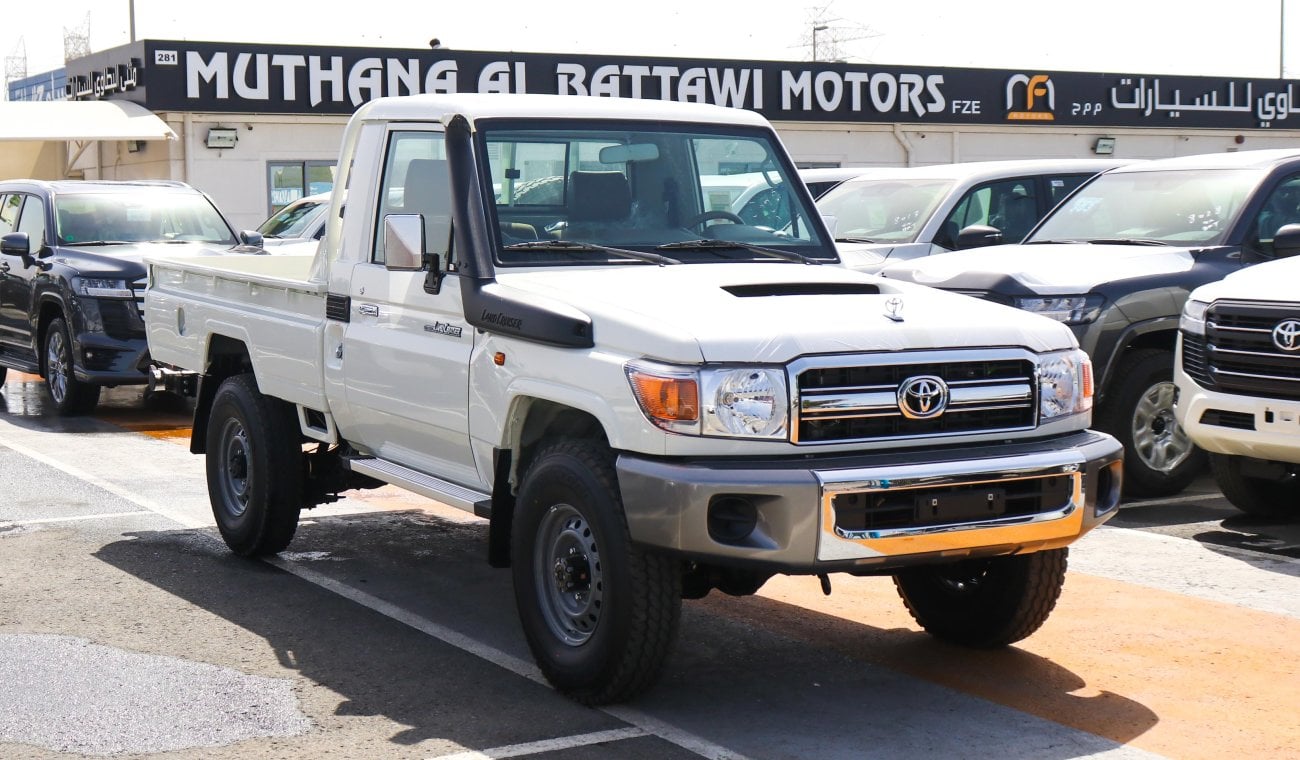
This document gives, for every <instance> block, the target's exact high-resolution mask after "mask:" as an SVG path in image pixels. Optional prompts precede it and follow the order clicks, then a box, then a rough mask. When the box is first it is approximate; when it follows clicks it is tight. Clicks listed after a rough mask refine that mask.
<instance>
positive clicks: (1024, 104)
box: [1007, 74, 1056, 121]
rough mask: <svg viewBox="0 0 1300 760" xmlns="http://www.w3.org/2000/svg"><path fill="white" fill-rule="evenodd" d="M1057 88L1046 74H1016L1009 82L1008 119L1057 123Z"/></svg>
mask: <svg viewBox="0 0 1300 760" xmlns="http://www.w3.org/2000/svg"><path fill="white" fill-rule="evenodd" d="M1055 110H1056V88H1055V87H1054V86H1053V85H1052V78H1051V77H1049V76H1047V75H1046V74H1035V75H1033V76H1032V77H1031V76H1026V75H1024V74H1016V75H1015V76H1013V77H1011V78H1010V79H1008V80H1007V119H1008V120H1010V121H1055V120H1056V115H1055V114H1054V113H1053V111H1055Z"/></svg>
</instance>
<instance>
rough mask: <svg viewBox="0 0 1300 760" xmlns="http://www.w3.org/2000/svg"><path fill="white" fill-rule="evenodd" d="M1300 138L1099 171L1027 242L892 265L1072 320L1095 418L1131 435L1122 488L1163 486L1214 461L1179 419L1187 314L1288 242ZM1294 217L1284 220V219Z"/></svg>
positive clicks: (926, 280)
mask: <svg viewBox="0 0 1300 760" xmlns="http://www.w3.org/2000/svg"><path fill="white" fill-rule="evenodd" d="M1297 223H1300V150H1296V149H1287V150H1260V151H1248V152H1240V153H1220V154H1212V155H1202V156H1182V157H1179V158H1167V159H1160V160H1155V161H1146V162H1142V163H1137V164H1131V165H1128V166H1123V167H1120V168H1116V169H1111V170H1110V171H1108V172H1106V173H1104V174H1101V175H1099V176H1098V177H1096V178H1094V179H1093V180H1092V181H1091V182H1089V183H1088V184H1086V185H1084V186H1083V187H1081V188H1080V189H1078V190H1076V191H1075V192H1074V193H1073V194H1072V195H1070V196H1069V197H1068V198H1066V199H1065V200H1064V201H1062V202H1061V205H1059V206H1057V207H1056V208H1055V209H1054V210H1053V211H1052V213H1051V214H1049V215H1048V216H1047V218H1046V219H1044V220H1043V221H1042V222H1040V223H1039V224H1038V226H1036V227H1035V228H1034V229H1033V230H1032V231H1031V232H1030V233H1029V235H1028V236H1027V237H1026V238H1025V240H1024V241H1023V242H1022V243H1021V244H1020V245H1004V246H995V247H992V248H981V249H977V250H973V251H958V252H955V253H945V254H943V255H941V256H927V257H925V258H922V259H916V260H913V261H907V262H900V263H899V264H895V265H893V266H890V267H886V268H885V269H884V270H883V271H882V272H881V274H883V275H885V276H887V277H897V278H900V279H906V280H910V281H912V282H917V283H921V284H924V285H931V286H934V287H938V288H942V289H944V290H953V291H958V292H961V293H966V294H968V295H972V296H977V297H980V298H986V299H990V300H994V301H1000V302H1002V303H1005V304H1009V305H1012V306H1017V307H1019V308H1021V309H1025V310H1028V311H1031V312H1035V313H1038V314H1041V315H1043V316H1045V317H1050V318H1052V319H1055V320H1058V321H1060V322H1064V323H1065V324H1067V325H1069V326H1070V327H1071V329H1073V330H1074V334H1075V336H1076V337H1078V339H1079V345H1080V346H1081V347H1082V348H1083V349H1084V350H1085V351H1087V352H1088V355H1089V356H1091V357H1092V361H1093V365H1094V372H1095V374H1096V378H1097V386H1096V387H1097V402H1096V404H1097V406H1096V412H1095V415H1094V420H1095V424H1096V427H1098V428H1100V429H1101V430H1104V431H1106V432H1108V433H1110V434H1111V435H1114V436H1115V437H1116V438H1118V439H1119V440H1120V441H1122V442H1123V444H1124V472H1125V477H1124V489H1125V492H1126V493H1128V494H1129V495H1131V496H1161V495H1168V494H1171V493H1176V492H1178V491H1180V490H1182V489H1183V488H1184V487H1186V486H1187V485H1188V484H1189V483H1190V482H1191V481H1192V480H1193V479H1194V478H1195V477H1196V475H1197V474H1198V473H1200V472H1203V471H1204V467H1205V460H1204V456H1203V454H1202V453H1201V451H1200V450H1199V449H1197V448H1196V447H1195V446H1194V445H1193V444H1192V442H1191V440H1190V439H1189V438H1188V437H1187V434H1186V432H1185V431H1184V430H1182V428H1180V427H1179V425H1178V423H1177V420H1176V419H1175V418H1174V397H1175V392H1176V389H1175V387H1174V382H1173V364H1174V346H1175V343H1176V337H1177V334H1178V316H1179V313H1180V312H1181V311H1182V308H1183V303H1184V302H1185V301H1186V300H1187V296H1188V294H1189V293H1190V292H1191V291H1192V290H1193V289H1194V288H1196V287H1197V286H1199V285H1203V284H1205V283H1207V282H1213V281H1215V280H1219V279H1221V278H1223V277H1224V276H1225V275H1227V274H1228V273H1230V272H1233V271H1235V270H1237V269H1239V268H1241V267H1243V266H1245V265H1248V264H1252V263H1256V262H1260V261H1265V260H1267V259H1271V258H1275V257H1278V256H1281V255H1286V254H1289V253H1291V252H1292V251H1293V250H1294V249H1295V246H1296V243H1297V241H1296V236H1295V234H1296V233H1297V232H1300V228H1294V227H1291V228H1286V227H1287V225H1295V224H1297ZM1284 228H1285V229H1284Z"/></svg>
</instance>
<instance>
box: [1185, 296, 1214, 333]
mask: <svg viewBox="0 0 1300 760" xmlns="http://www.w3.org/2000/svg"><path fill="white" fill-rule="evenodd" d="M1209 308H1210V305H1209V304H1208V303H1206V302H1205V301H1193V300H1191V299H1190V298H1189V299H1188V300H1187V303H1185V304H1183V316H1182V319H1180V320H1179V321H1178V326H1179V327H1180V328H1182V329H1184V330H1186V331H1187V332H1189V333H1193V334H1195V335H1204V334H1205V312H1206V311H1207V310H1208V309H1209Z"/></svg>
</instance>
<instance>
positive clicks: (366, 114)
mask: <svg viewBox="0 0 1300 760" xmlns="http://www.w3.org/2000/svg"><path fill="white" fill-rule="evenodd" d="M454 114H460V115H463V116H464V117H465V118H467V119H469V120H470V121H475V120H477V119H495V118H582V119H637V120H658V121H673V122H707V123H723V124H735V125H751V126H767V125H768V122H767V120H766V119H764V118H763V117H762V116H760V115H758V114H757V113H754V112H753V111H746V110H743V109H739V108H726V107H723V106H715V105H711V104H707V103H678V102H675V101H667V100H641V99H635V98H605V97H592V96H581V95H504V94H481V93H465V94H447V95H406V96H401V97H387V98H376V99H375V100H372V101H370V102H369V103H366V104H365V105H363V106H362V107H361V108H360V109H358V110H357V114H356V115H357V118H362V119H367V120H382V121H389V120H402V119H410V120H424V121H427V120H429V119H430V118H436V119H443V118H444V117H447V116H451V115H454Z"/></svg>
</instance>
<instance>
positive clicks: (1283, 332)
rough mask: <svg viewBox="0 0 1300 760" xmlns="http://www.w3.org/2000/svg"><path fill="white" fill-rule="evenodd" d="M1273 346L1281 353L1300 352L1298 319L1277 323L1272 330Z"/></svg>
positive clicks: (1299, 320)
mask: <svg viewBox="0 0 1300 760" xmlns="http://www.w3.org/2000/svg"><path fill="white" fill-rule="evenodd" d="M1273 345H1275V346H1277V347H1278V348H1280V349H1282V350H1283V351H1296V350H1300V319H1288V320H1286V321H1284V322H1278V323H1277V327H1274V328H1273Z"/></svg>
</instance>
